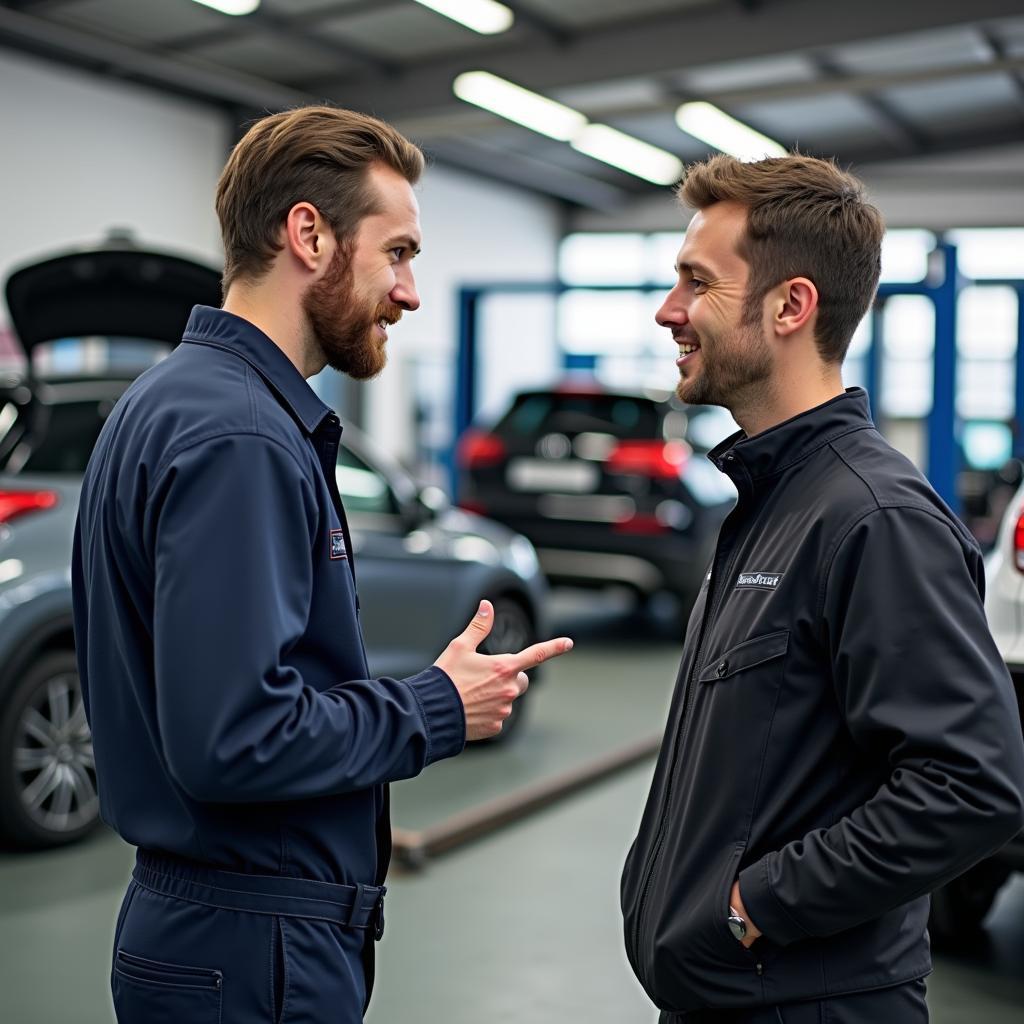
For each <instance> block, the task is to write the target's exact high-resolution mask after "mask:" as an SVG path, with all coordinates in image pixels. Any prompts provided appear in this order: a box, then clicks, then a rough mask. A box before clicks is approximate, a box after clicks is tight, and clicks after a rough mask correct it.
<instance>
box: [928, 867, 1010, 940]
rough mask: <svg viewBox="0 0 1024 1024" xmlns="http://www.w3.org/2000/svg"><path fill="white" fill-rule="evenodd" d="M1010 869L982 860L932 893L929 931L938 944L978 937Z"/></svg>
mask: <svg viewBox="0 0 1024 1024" xmlns="http://www.w3.org/2000/svg"><path fill="white" fill-rule="evenodd" d="M1009 875H1010V870H1009V868H1007V867H1006V866H1005V865H1003V864H999V863H996V862H995V861H991V860H987V861H982V862H981V863H980V864H977V865H975V866H974V867H973V868H971V869H970V870H969V871H966V872H965V873H964V874H962V875H961V876H960V877H959V878H954V879H953V881H952V882H948V883H947V884H946V885H944V886H943V887H942V888H941V889H937V890H936V891H935V892H933V893H932V908H931V916H930V917H929V919H928V932H929V934H930V935H931V937H932V940H933V942H934V943H935V944H936V945H937V946H945V947H947V948H952V947H956V946H960V945H963V943H964V942H966V941H969V940H971V939H972V938H976V937H977V935H978V931H979V929H980V928H981V923H982V921H984V920H985V915H986V914H987V913H988V912H989V910H990V909H991V907H992V904H993V903H994V902H995V898H996V894H997V893H998V892H999V890H1000V888H1001V887H1002V885H1003V883H1004V882H1005V881H1006V879H1007V878H1008V877H1009Z"/></svg>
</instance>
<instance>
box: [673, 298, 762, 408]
mask: <svg viewBox="0 0 1024 1024" xmlns="http://www.w3.org/2000/svg"><path fill="white" fill-rule="evenodd" d="M760 306H761V304H760V302H757V303H753V302H749V301H748V302H747V303H746V305H745V308H744V311H743V319H742V320H741V321H740V324H739V326H738V327H737V328H736V330H735V331H734V332H732V333H731V335H730V336H729V337H728V339H727V340H726V339H724V338H722V337H719V338H717V339H715V341H714V342H713V344H712V346H711V350H710V352H709V351H708V349H707V348H705V346H704V339H703V338H701V337H700V335H697V338H696V340H697V342H698V344H700V353H701V364H702V365H701V370H700V373H699V374H698V375H697V376H696V377H695V378H693V379H691V380H685V379H683V378H682V377H680V380H679V383H678V384H677V385H676V395H677V396H678V397H679V398H680V399H682V400H683V401H684V402H688V403H689V404H690V405H721V406H724V407H725V408H726V409H729V410H733V409H736V408H740V407H743V406H749V404H750V403H751V402H756V401H760V400H761V399H762V398H763V397H764V396H765V395H767V392H768V384H769V381H770V380H771V375H772V356H771V350H770V349H769V347H768V343H767V342H766V341H765V340H764V336H763V334H762V333H761V308H760ZM709 355H710V358H709Z"/></svg>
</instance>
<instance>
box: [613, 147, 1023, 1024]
mask: <svg viewBox="0 0 1024 1024" xmlns="http://www.w3.org/2000/svg"><path fill="white" fill-rule="evenodd" d="M681 197H682V199H683V200H684V201H685V202H686V204H687V205H688V206H690V207H692V208H695V209H696V210H697V213H696V214H695V215H694V217H693V220H692V221H691V222H690V225H689V227H688V229H687V232H686V237H685V239H684V241H683V245H682V248H681V249H680V252H679V257H678V261H677V268H676V269H677V272H678V281H677V283H676V285H675V286H674V287H673V288H672V290H671V291H670V292H669V294H668V296H667V297H666V299H665V302H664V303H663V305H662V307H661V309H660V310H659V311H658V315H657V319H658V323H659V324H661V325H662V326H663V327H665V328H667V329H668V330H670V331H671V334H672V338H673V341H674V342H675V343H676V345H677V346H678V359H677V366H678V369H679V384H678V389H677V391H678V394H679V396H680V397H681V398H682V399H683V400H685V401H687V402H692V403H697V404H710V405H722V406H725V407H726V408H728V409H729V411H730V412H731V413H732V414H733V416H734V417H735V419H736V421H737V423H738V424H739V425H740V427H741V428H742V429H741V430H740V431H739V432H738V433H736V434H734V435H733V436H732V437H729V438H727V439H726V440H725V441H724V442H723V443H722V444H721V445H720V446H719V447H718V448H716V449H715V450H714V451H712V452H711V453H710V457H711V459H712V461H713V462H714V464H715V465H716V466H717V467H718V469H719V470H721V472H723V473H725V474H727V475H728V476H729V478H730V479H731V480H732V482H733V483H734V484H735V486H736V490H737V495H738V497H737V502H736V506H735V508H734V509H733V510H732V512H731V513H730V515H729V517H728V518H727V519H726V520H725V522H724V524H723V526H722V529H721V531H720V534H719V537H718V544H717V548H716V551H715V556H714V560H713V562H712V565H711V567H710V571H709V572H708V575H707V578H706V579H705V581H704V584H703V586H702V588H701V592H700V595H699V596H698V598H697V601H696V603H695V605H694V608H693V613H692V616H691V618H690V623H689V626H688V629H687V633H686V643H685V647H684V651H683V659H682V664H681V666H680V670H679V677H678V680H677V683H676V691H675V695H674V697H673V702H672V708H671V711H670V713H669V723H668V728H667V730H666V732H665V739H664V743H663V744H662V749H661V754H660V757H659V760H658V766H657V768H656V770H655V775H654V780H653V783H652V786H651V792H650V796H649V798H648V802H647V807H646V808H645V811H644V815H643V819H642V821H641V824H640V830H639V834H638V835H637V838H636V841H635V843H634V844H633V848H632V849H631V851H630V854H629V858H628V860H627V863H626V866H625V869H624V872H623V876H622V910H623V915H624V923H625V941H626V951H627V954H628V956H629V959H630V963H631V964H632V966H633V969H634V970H635V972H636V974H637V977H638V978H639V979H640V982H641V983H642V984H643V986H644V988H645V989H646V991H647V993H648V994H649V995H650V997H651V999H652V1001H653V1002H655V1003H656V1004H657V1005H658V1006H659V1007H660V1008H661V1009H662V1010H663V1011H664V1012H663V1014H662V1021H663V1022H665V1024H684V1022H685V1024H779V1022H784V1024H820V1022H821V1021H831V1022H833V1024H876V1022H877V1024H880V1022H885V1024H923V1022H925V1021H926V1020H927V1007H926V1004H925V1000H924V986H925V983H924V977H925V975H926V974H927V973H928V972H929V970H930V969H931V963H930V960H929V952H928V939H927V934H926V925H927V920H928V894H929V893H930V892H931V891H932V890H933V889H935V888H936V887H938V886H940V885H942V884H943V883H944V882H947V881H949V880H950V879H952V878H955V877H956V876H957V875H958V874H960V873H961V872H962V871H964V870H966V869H967V868H968V867H970V866H971V865H972V864H973V863H975V862H976V861H978V860H980V859H982V858H983V857H985V856H987V855H988V854H990V853H992V852H993V851H994V850H996V849H997V848H998V847H999V846H1001V845H1002V844H1003V843H1005V842H1006V841H1007V840H1008V839H1010V838H1011V837H1012V836H1013V835H1014V834H1015V833H1016V832H1017V831H1018V830H1019V829H1020V828H1021V825H1022V822H1024V819H1022V813H1024V806H1022V791H1024V741H1022V738H1021V727H1020V720H1019V718H1018V713H1017V704H1016V700H1015V698H1014V695H1013V690H1012V687H1011V684H1010V679H1009V676H1008V674H1007V671H1006V667H1005V665H1003V663H1002V660H1001V659H1000V657H999V653H998V651H997V650H996V647H995V644H994V643H993V641H992V637H991V636H990V635H989V632H988V629H987V627H986V624H985V616H984V612H983V609H982V593H983V590H984V575H983V569H982V562H981V554H980V552H979V550H978V546H977V544H976V543H975V542H974V540H973V538H972V537H971V536H970V534H969V533H968V532H967V530H966V529H965V528H964V527H963V525H962V524H961V523H960V522H959V521H958V520H957V518H956V517H955V516H954V515H953V513H952V512H951V511H950V510H949V508H948V507H947V506H946V505H945V503H944V502H943V501H942V500H941V498H939V496H938V495H937V494H936V493H935V491H934V490H933V489H932V488H931V487H930V486H929V484H928V482H927V481H926V480H925V479H924V477H923V476H922V475H921V474H920V473H919V472H918V471H917V469H915V467H914V466H913V465H912V464H911V463H910V462H909V461H908V460H907V459H906V458H904V457H903V456H902V455H901V454H900V453H898V452H897V451H895V450H894V449H893V448H892V447H890V446H889V445H888V444H887V443H886V441H885V440H884V439H883V438H882V436H881V435H880V434H879V433H878V431H877V430H876V429H875V427H874V424H873V423H872V421H871V417H870V414H869V411H868V403H867V396H866V395H865V393H864V392H863V391H862V390H860V389H859V388H851V389H849V390H848V391H847V390H844V388H843V382H842V378H841V373H840V368H841V366H842V362H843V359H844V357H845V355H846V350H847V346H848V345H849V342H850V338H851V337H852V335H853V332H854V330H855V328H856V326H857V324H858V323H859V321H860V320H861V318H862V317H863V316H864V314H865V313H866V312H867V309H868V307H869V305H870V303H871V300H872V297H873V295H874V292H875V288H876V286H877V284H878V278H879V269H880V254H881V241H882V235H883V230H884V228H883V224H882V219H881V216H880V214H879V212H878V211H877V210H876V209H875V208H874V207H873V206H871V205H870V204H869V203H867V202H866V201H865V198H864V195H863V189H862V186H861V185H860V183H859V182H858V181H857V180H856V179H855V178H853V177H851V176H849V175H847V174H844V173H843V172H841V171H840V170H839V169H838V168H837V167H835V166H834V165H833V164H831V163H828V162H826V161H822V160H815V159H812V158H809V157H802V156H791V157H784V158H776V159H767V160H761V161H757V162H753V163H741V162H740V161H738V160H734V159H733V158H732V157H727V156H718V157H715V158H713V159H711V160H709V161H708V162H707V163H705V164H699V165H697V166H696V167H694V168H693V169H692V170H691V171H690V173H689V175H688V176H687V178H686V181H685V183H684V185H683V187H682V189H681Z"/></svg>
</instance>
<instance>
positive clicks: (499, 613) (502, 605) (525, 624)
mask: <svg viewBox="0 0 1024 1024" xmlns="http://www.w3.org/2000/svg"><path fill="white" fill-rule="evenodd" d="M492 603H493V605H494V625H493V626H492V627H491V632H490V633H489V634H488V636H487V639H486V640H484V642H483V643H482V644H481V645H480V648H479V649H480V650H481V651H482V652H483V653H484V654H510V653H512V652H513V651H521V650H522V649H523V648H524V647H529V646H530V645H531V644H533V643H536V642H537V633H536V630H535V629H534V625H533V622H532V620H531V619H530V615H529V612H527V610H526V609H525V608H524V607H523V606H522V604H520V602H519V601H517V600H516V599H515V598H513V597H499V598H496V599H495V600H494V601H493V602H492ZM534 672H535V670H530V671H529V672H528V673H527V675H529V677H530V681H531V682H532V681H533V678H534ZM529 696H530V691H529V690H527V691H526V693H524V694H523V696H522V697H520V698H519V699H518V700H516V701H515V703H514V704H513V705H512V714H511V715H509V716H508V718H506V719H505V724H504V725H503V726H502V728H501V732H499V733H498V734H497V735H495V736H491V737H489V738H488V739H486V740H480V741H479V742H480V743H505V742H507V741H508V738H509V737H510V736H513V735H515V733H516V732H518V731H519V730H520V729H521V728H522V724H523V717H524V713H525V711H526V702H527V700H528V699H529Z"/></svg>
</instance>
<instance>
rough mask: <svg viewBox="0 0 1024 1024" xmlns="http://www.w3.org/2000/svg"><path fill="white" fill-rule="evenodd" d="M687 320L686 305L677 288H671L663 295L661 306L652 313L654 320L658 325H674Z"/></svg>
mask: <svg viewBox="0 0 1024 1024" xmlns="http://www.w3.org/2000/svg"><path fill="white" fill-rule="evenodd" d="M688 320H689V317H688V316H687V313H686V307H685V305H684V304H683V302H682V298H681V297H680V295H679V289H678V288H673V289H672V291H670V292H669V293H668V295H666V296H665V301H664V302H663V303H662V304H661V308H660V309H659V310H658V312H657V313H655V314H654V321H655V323H657V325H658V326H659V327H676V326H679V325H681V324H685V323H686V322H687V321H688Z"/></svg>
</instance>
